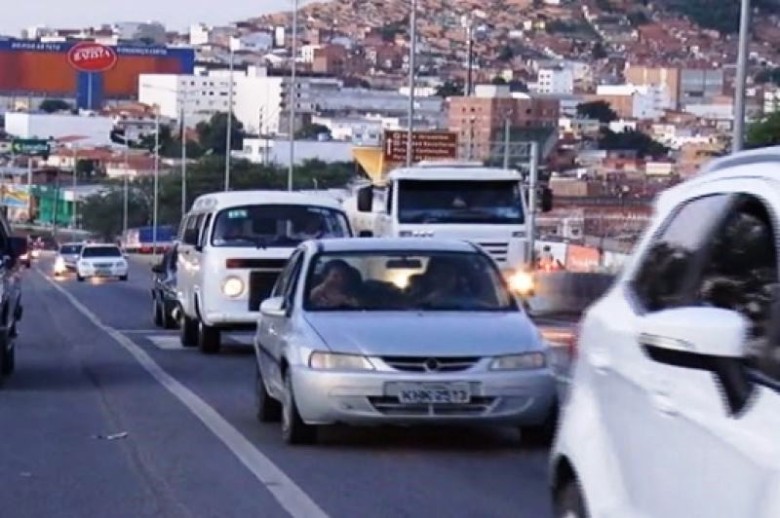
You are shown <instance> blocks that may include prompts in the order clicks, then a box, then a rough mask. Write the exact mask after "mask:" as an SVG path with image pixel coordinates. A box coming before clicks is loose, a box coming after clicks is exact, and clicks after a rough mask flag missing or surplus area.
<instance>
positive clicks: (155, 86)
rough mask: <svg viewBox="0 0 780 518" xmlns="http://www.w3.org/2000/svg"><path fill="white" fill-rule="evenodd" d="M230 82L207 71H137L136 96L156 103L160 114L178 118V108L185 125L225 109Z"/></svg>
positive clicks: (194, 124) (196, 122) (207, 118)
mask: <svg viewBox="0 0 780 518" xmlns="http://www.w3.org/2000/svg"><path fill="white" fill-rule="evenodd" d="M229 89H230V82H229V80H228V78H227V77H222V78H220V77H214V76H209V75H177V74H141V75H140V76H139V77H138V100H139V101H140V102H142V103H144V104H147V105H149V106H157V107H158V108H159V110H160V115H161V116H163V117H168V118H171V119H175V120H179V118H180V115H181V113H182V110H183V111H184V118H185V121H186V125H187V126H188V127H194V126H196V125H197V124H198V123H199V122H202V121H207V120H209V119H210V118H211V116H212V115H214V114H216V113H226V112H227V111H228V93H229Z"/></svg>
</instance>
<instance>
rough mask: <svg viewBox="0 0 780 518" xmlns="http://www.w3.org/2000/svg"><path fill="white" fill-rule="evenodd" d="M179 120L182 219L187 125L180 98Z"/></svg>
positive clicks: (185, 183) (185, 184)
mask: <svg viewBox="0 0 780 518" xmlns="http://www.w3.org/2000/svg"><path fill="white" fill-rule="evenodd" d="M179 121H180V122H181V217H182V219H183V218H184V215H185V214H187V127H186V125H185V123H184V100H182V106H181V113H180V114H179ZM226 190H227V189H226Z"/></svg>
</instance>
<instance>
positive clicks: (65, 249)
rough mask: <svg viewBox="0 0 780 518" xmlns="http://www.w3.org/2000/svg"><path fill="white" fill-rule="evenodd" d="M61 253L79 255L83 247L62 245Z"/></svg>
mask: <svg viewBox="0 0 780 518" xmlns="http://www.w3.org/2000/svg"><path fill="white" fill-rule="evenodd" d="M60 253H61V254H63V255H78V254H80V253H81V245H62V248H60Z"/></svg>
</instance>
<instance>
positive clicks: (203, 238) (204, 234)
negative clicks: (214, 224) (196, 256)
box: [198, 213, 213, 246]
mask: <svg viewBox="0 0 780 518" xmlns="http://www.w3.org/2000/svg"><path fill="white" fill-rule="evenodd" d="M212 215H213V214H211V213H208V214H206V217H205V218H203V225H201V227H200V239H199V240H198V244H199V245H201V246H205V245H206V243H207V242H208V231H209V225H211V217H212Z"/></svg>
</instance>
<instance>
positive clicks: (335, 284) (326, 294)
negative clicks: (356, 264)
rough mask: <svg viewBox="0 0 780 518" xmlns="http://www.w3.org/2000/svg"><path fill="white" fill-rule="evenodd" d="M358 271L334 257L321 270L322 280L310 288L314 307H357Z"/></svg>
mask: <svg viewBox="0 0 780 518" xmlns="http://www.w3.org/2000/svg"><path fill="white" fill-rule="evenodd" d="M362 282H363V281H362V278H361V275H360V273H359V272H358V271H357V270H356V269H354V268H353V267H351V266H350V265H349V264H348V263H347V262H346V261H343V260H341V259H334V260H332V261H330V262H328V263H327V264H326V265H325V267H324V268H323V271H322V282H320V283H319V284H318V285H317V286H316V287H315V288H313V289H312V290H311V295H310V300H311V302H312V305H314V307H316V308H338V307H344V306H347V307H358V306H359V305H360V303H359V301H358V293H359V290H360V286H361V284H362Z"/></svg>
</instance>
